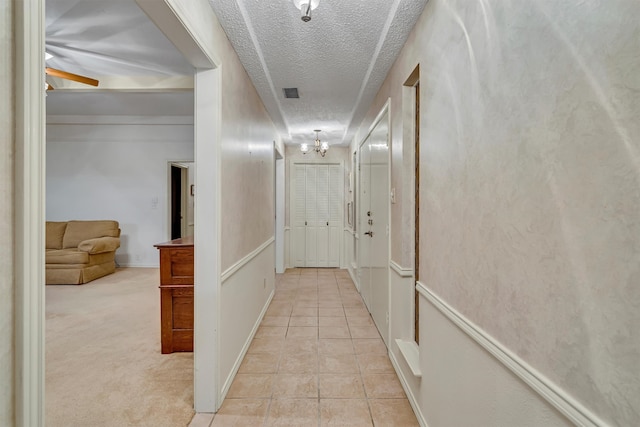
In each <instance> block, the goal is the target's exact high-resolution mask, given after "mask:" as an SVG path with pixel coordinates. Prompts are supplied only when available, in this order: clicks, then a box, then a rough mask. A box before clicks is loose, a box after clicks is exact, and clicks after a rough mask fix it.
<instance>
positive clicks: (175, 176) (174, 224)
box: [171, 165, 182, 240]
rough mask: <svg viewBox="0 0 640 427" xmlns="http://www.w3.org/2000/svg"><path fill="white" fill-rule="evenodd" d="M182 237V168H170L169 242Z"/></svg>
mask: <svg viewBox="0 0 640 427" xmlns="http://www.w3.org/2000/svg"><path fill="white" fill-rule="evenodd" d="M180 237H182V168H179V167H177V166H173V165H172V166H171V240H173V239H179V238H180Z"/></svg>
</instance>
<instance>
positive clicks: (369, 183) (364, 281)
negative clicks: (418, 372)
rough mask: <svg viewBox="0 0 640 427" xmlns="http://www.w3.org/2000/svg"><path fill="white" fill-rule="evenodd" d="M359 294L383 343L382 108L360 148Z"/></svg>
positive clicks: (385, 209) (385, 127) (385, 200)
mask: <svg viewBox="0 0 640 427" xmlns="http://www.w3.org/2000/svg"><path fill="white" fill-rule="evenodd" d="M358 189H359V190H358V196H359V197H358V198H359V202H358V230H360V232H359V233H360V235H359V248H358V249H359V250H358V254H359V260H358V265H359V279H360V280H359V281H360V293H361V294H362V298H363V299H364V301H365V304H366V306H367V308H368V309H369V312H370V313H371V316H372V317H373V320H374V322H375V324H376V326H377V327H378V330H379V331H380V335H381V336H382V338H383V340H384V342H385V343H387V344H388V342H387V341H388V337H389V113H388V107H385V108H384V109H383V111H382V112H381V113H380V115H379V116H378V118H377V119H376V121H375V122H374V125H373V128H372V130H371V132H370V133H369V135H368V136H367V138H365V140H364V141H363V142H362V144H361V145H360V149H359V185H358Z"/></svg>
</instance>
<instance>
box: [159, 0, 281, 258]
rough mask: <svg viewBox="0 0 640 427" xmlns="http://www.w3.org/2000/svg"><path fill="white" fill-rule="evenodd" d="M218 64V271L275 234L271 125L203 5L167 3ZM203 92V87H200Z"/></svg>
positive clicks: (185, 1) (178, 1) (184, 1)
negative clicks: (220, 82)
mask: <svg viewBox="0 0 640 427" xmlns="http://www.w3.org/2000/svg"><path fill="white" fill-rule="evenodd" d="M171 3H172V6H173V7H177V8H179V9H180V10H181V11H182V12H184V14H185V15H186V16H188V17H189V22H190V27H191V30H194V31H196V33H197V34H198V36H199V37H200V38H201V41H202V43H204V47H205V49H206V50H207V52H211V53H213V54H214V55H215V56H216V59H217V60H218V61H220V62H221V64H222V84H221V89H222V128H221V135H222V146H221V150H220V155H221V162H220V163H221V168H222V172H221V181H222V184H221V195H220V197H221V225H222V234H221V240H222V254H221V256H222V259H221V264H222V265H221V268H222V271H225V270H227V269H228V268H229V267H231V266H232V265H234V264H235V263H236V262H238V261H239V260H241V259H242V258H244V257H245V256H246V255H248V254H249V253H251V252H252V251H253V250H255V249H257V248H258V247H259V246H260V245H261V244H263V243H264V242H265V241H266V240H268V239H269V238H270V237H272V236H273V235H274V217H275V208H274V199H275V195H274V174H275V155H274V148H273V147H274V141H279V139H280V138H279V137H278V136H277V133H276V130H275V127H274V126H273V122H272V121H271V118H270V116H269V114H268V113H267V111H266V109H265V108H264V105H263V103H262V100H261V99H260V97H259V96H258V93H257V92H256V90H255V88H254V86H253V83H252V82H251V80H250V79H249V76H248V75H247V73H246V71H245V69H244V67H243V66H242V64H241V63H240V60H239V59H238V55H237V54H236V52H235V50H233V47H232V46H231V43H230V42H229V40H228V39H227V35H226V34H225V32H224V30H223V29H222V27H221V26H220V23H219V22H218V20H217V18H216V17H215V15H214V14H213V13H212V10H211V9H210V7H209V5H208V4H207V2H206V1H197V2H193V1H189V0H172V2H171ZM200 90H202V89H200Z"/></svg>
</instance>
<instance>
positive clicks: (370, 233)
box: [364, 231, 373, 237]
mask: <svg viewBox="0 0 640 427" xmlns="http://www.w3.org/2000/svg"><path fill="white" fill-rule="evenodd" d="M364 234H366V235H367V236H369V237H373V231H365V232H364Z"/></svg>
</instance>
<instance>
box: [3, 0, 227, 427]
mask: <svg viewBox="0 0 640 427" xmlns="http://www.w3.org/2000/svg"><path fill="white" fill-rule="evenodd" d="M137 3H138V5H139V6H140V7H141V8H142V9H143V10H144V11H145V12H146V13H147V15H149V17H150V18H151V19H152V20H153V21H154V22H155V23H156V25H157V26H158V28H159V29H160V30H161V31H162V32H163V33H164V34H165V35H166V36H167V37H168V38H169V40H171V41H172V42H173V43H174V44H175V45H176V47H178V49H179V50H180V51H181V52H182V53H183V54H184V55H185V57H186V58H187V59H188V60H189V62H190V63H191V64H192V65H194V67H196V71H195V84H194V86H195V89H194V91H195V123H194V135H195V142H194V152H195V155H194V158H195V160H196V181H197V182H200V187H199V193H200V194H208V195H213V197H203V198H202V200H200V201H198V200H196V208H195V217H196V222H199V224H200V226H199V227H198V228H197V230H196V236H195V281H196V284H197V286H195V304H194V305H195V307H194V311H195V333H194V377H195V378H194V400H195V410H196V412H215V411H216V410H217V409H218V408H219V406H220V404H221V402H220V393H219V387H218V378H219V375H218V366H217V361H218V359H219V358H218V351H219V345H218V325H219V318H218V316H219V311H220V310H218V309H217V307H218V305H219V303H220V302H219V291H220V250H219V249H220V247H219V239H218V237H219V235H220V215H219V213H220V209H219V208H220V155H219V150H220V139H221V133H220V125H221V89H222V85H221V79H222V77H221V62H220V61H219V60H218V59H217V56H216V54H215V53H214V52H211V49H213V47H212V46H211V43H203V40H200V37H198V34H195V33H194V32H193V31H191V30H192V28H190V26H189V22H190V19H192V18H190V16H189V15H188V12H189V11H186V10H184V7H183V6H182V5H181V4H180V3H181V2H180V1H178V0H165V1H155V0H137ZM205 5H206V6H207V8H208V4H206V2H203V1H201V2H200V7H203V8H204V6H205ZM13 7H14V8H15V11H14V12H15V13H14V16H15V19H14V25H15V31H14V34H15V50H14V51H15V64H16V68H15V79H16V86H15V87H16V94H15V99H16V111H15V122H16V126H15V129H16V131H15V147H16V157H15V163H14V164H15V185H14V188H15V193H14V194H15V237H14V238H15V240H16V242H17V244H16V249H15V269H14V288H15V319H16V321H15V331H14V333H15V366H14V368H15V369H14V370H15V382H14V396H15V406H14V407H15V422H16V425H20V426H22V425H24V426H33V427H40V426H44V392H45V387H44V377H45V370H44V366H45V361H44V348H45V344H44V330H45V327H44V312H45V304H44V289H45V288H44V251H43V250H42V248H43V247H44V240H45V227H44V224H45V218H46V216H45V176H46V174H45V164H46V162H45V120H46V117H45V102H44V96H45V93H44V84H43V82H44V42H45V37H44V31H45V28H44V25H45V24H44V23H45V19H44V18H45V0H28V1H27V0H18V1H15V2H13ZM203 10H208V11H210V12H211V14H213V12H212V11H211V9H203ZM198 88H202V89H201V90H198ZM198 159H208V160H210V161H212V162H213V163H214V167H203V168H198V167H197V161H198ZM196 198H197V195H196ZM198 218H207V221H198ZM212 260H213V261H214V262H212Z"/></svg>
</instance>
